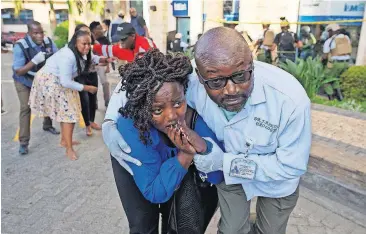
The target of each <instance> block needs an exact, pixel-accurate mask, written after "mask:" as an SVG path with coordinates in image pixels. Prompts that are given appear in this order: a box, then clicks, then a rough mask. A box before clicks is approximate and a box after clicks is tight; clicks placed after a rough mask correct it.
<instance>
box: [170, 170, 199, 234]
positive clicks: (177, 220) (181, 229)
mask: <svg viewBox="0 0 366 234" xmlns="http://www.w3.org/2000/svg"><path fill="white" fill-rule="evenodd" d="M193 170H194V167H190V168H189V169H188V173H187V174H186V175H185V176H184V178H183V180H182V182H181V184H180V187H179V188H178V190H177V191H176V192H175V193H174V195H173V200H172V204H171V208H170V214H169V219H168V234H203V233H204V231H205V217H204V216H205V214H204V207H203V203H202V199H201V193H200V191H199V188H198V186H196V184H195V183H194V178H193V176H194V174H193Z"/></svg>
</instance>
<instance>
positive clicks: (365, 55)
mask: <svg viewBox="0 0 366 234" xmlns="http://www.w3.org/2000/svg"><path fill="white" fill-rule="evenodd" d="M363 19H364V20H365V19H366V9H365V12H364V14H363ZM356 65H359V66H361V65H366V22H365V21H363V22H362V28H361V35H360V40H359V42H358V50H357V59H356Z"/></svg>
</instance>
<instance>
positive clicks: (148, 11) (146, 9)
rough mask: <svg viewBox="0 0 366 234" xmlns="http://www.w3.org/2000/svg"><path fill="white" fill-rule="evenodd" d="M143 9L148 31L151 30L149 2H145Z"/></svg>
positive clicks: (146, 0)
mask: <svg viewBox="0 0 366 234" xmlns="http://www.w3.org/2000/svg"><path fill="white" fill-rule="evenodd" d="M142 6H143V9H142V12H143V14H144V20H145V22H146V26H147V28H148V29H150V6H149V0H143V4H142Z"/></svg>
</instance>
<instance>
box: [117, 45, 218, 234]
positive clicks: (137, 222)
mask: <svg viewBox="0 0 366 234" xmlns="http://www.w3.org/2000/svg"><path fill="white" fill-rule="evenodd" d="M191 72H192V66H191V64H190V62H189V59H188V58H187V57H185V56H179V55H178V56H175V57H173V56H170V55H164V54H162V53H161V52H159V50H157V49H152V50H150V51H148V52H147V53H145V54H144V55H143V56H142V57H140V58H136V59H135V61H134V62H133V63H130V64H127V65H126V66H124V67H121V68H120V74H121V77H122V86H121V90H120V91H125V92H126V96H127V98H128V101H127V103H126V105H125V106H124V107H121V108H120V110H119V112H120V113H121V115H122V116H121V117H120V119H119V121H118V123H117V125H118V129H119V131H120V133H121V134H122V135H123V138H124V139H125V140H126V142H127V144H128V145H129V146H130V147H131V150H132V151H131V154H130V155H131V156H132V157H134V158H137V159H138V160H140V161H141V163H142V165H141V166H136V165H135V164H129V166H130V167H131V169H132V172H133V176H131V175H130V174H129V173H128V172H127V171H126V170H125V169H124V168H122V167H121V166H120V165H119V163H118V161H117V160H116V159H115V158H112V167H113V172H114V176H115V180H116V185H117V189H118V192H119V196H120V198H121V201H122V205H123V208H124V210H125V213H126V216H127V219H128V222H129V227H130V233H158V227H159V213H161V214H162V233H167V232H168V228H167V225H168V218H169V215H170V210H171V204H172V200H173V199H172V197H173V195H174V194H175V193H176V191H178V189H179V187H180V185H181V182H182V180H183V179H184V178H185V176H188V174H187V172H188V169H189V171H190V172H191V171H192V168H193V171H194V165H192V163H193V156H194V155H195V154H205V153H208V152H210V149H211V147H212V143H211V141H215V142H216V143H217V144H219V145H220V142H218V140H217V139H216V136H215V135H214V133H213V132H212V131H211V130H210V129H209V128H208V126H207V125H206V123H205V122H204V121H203V119H202V118H201V117H199V116H197V115H196V114H195V113H193V111H192V109H189V110H187V103H186V100H185V96H184V95H185V91H186V88H187V84H188V75H189V74H190V73H191ZM188 126H190V127H191V128H192V129H193V130H191V129H190V128H189V127H188ZM203 137H205V138H203ZM214 173H216V174H215V175H213V176H212V175H208V180H209V181H211V182H212V183H219V182H221V181H222V180H223V175H222V172H214ZM203 176H204V175H203ZM201 178H203V177H202V174H201ZM197 180H200V178H199V177H196V181H197ZM197 182H202V181H197ZM197 186H198V187H199V188H198V190H199V191H200V195H199V196H200V197H201V199H202V201H203V209H204V220H205V221H204V227H203V228H202V229H200V230H198V231H197V229H196V227H194V225H195V224H194V223H189V224H186V226H188V227H187V229H185V231H184V232H183V233H195V232H193V231H192V230H195V229H196V233H204V229H205V228H206V227H207V225H208V223H209V221H210V219H211V218H212V216H213V214H214V212H215V210H216V207H217V192H216V188H215V186H205V187H204V186H199V185H197ZM181 189H185V187H184V186H182V188H181ZM183 192H185V191H183ZM178 212H179V211H178ZM197 218H198V217H197ZM177 219H178V220H177V222H178V223H179V222H184V220H179V216H177ZM193 220H194V218H193ZM189 225H191V227H190V226H189ZM179 233H182V232H179Z"/></svg>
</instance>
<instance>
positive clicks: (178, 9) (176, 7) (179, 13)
mask: <svg viewBox="0 0 366 234" xmlns="http://www.w3.org/2000/svg"><path fill="white" fill-rule="evenodd" d="M171 4H172V6H173V16H175V17H185V16H188V0H175V1H172V3H171Z"/></svg>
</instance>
